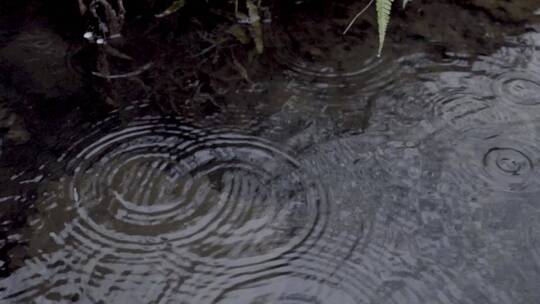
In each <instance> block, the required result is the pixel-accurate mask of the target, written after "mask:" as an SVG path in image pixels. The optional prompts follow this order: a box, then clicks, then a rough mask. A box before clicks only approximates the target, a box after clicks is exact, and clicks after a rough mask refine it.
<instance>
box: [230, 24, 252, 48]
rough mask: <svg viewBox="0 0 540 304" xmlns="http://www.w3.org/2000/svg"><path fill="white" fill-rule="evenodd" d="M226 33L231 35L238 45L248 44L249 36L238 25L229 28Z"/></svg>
mask: <svg viewBox="0 0 540 304" xmlns="http://www.w3.org/2000/svg"><path fill="white" fill-rule="evenodd" d="M227 33H229V34H231V35H233V36H234V37H235V38H236V39H237V40H238V41H240V43H242V44H248V43H249V35H248V34H247V33H246V31H245V30H244V28H243V27H242V26H240V25H238V24H235V25H233V26H231V27H230V28H229V29H228V30H227Z"/></svg>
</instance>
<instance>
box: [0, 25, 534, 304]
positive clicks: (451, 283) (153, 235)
mask: <svg viewBox="0 0 540 304" xmlns="http://www.w3.org/2000/svg"><path fill="white" fill-rule="evenodd" d="M346 20H347V19H346V18H344V20H343V22H342V21H339V22H338V21H336V22H338V24H333V25H327V27H328V28H325V27H324V26H319V27H317V26H316V24H317V22H316V21H313V20H312V21H309V20H299V21H298V22H299V23H300V24H303V25H304V26H305V24H312V25H313V27H312V30H310V31H307V32H306V34H305V36H302V37H296V36H294V35H288V34H286V32H287V29H285V30H283V31H284V32H283V33H282V32H280V31H281V29H280V30H278V32H277V33H276V37H272V39H275V45H274V49H270V50H269V53H270V54H269V56H271V58H272V59H273V60H274V61H275V62H276V63H277V64H279V65H280V66H281V67H282V68H281V69H280V70H279V71H277V72H276V71H274V72H273V73H275V74H273V75H271V76H269V77H268V79H262V80H261V81H260V84H259V85H260V86H261V87H263V88H272V89H271V90H270V89H268V90H260V93H258V94H261V95H265V97H264V98H265V100H266V99H268V100H271V103H269V104H263V105H260V107H258V108H256V109H253V108H249V107H247V106H246V107H244V108H243V104H242V103H239V104H234V105H231V106H228V107H224V108H222V109H220V112H219V113H218V114H216V113H211V114H209V115H207V116H205V115H202V116H201V117H198V116H200V115H190V114H189V113H183V114H181V115H174V117H172V116H170V115H164V114H163V113H161V114H159V113H155V112H156V111H153V110H151V108H152V106H151V105H150V104H151V101H146V102H144V103H141V104H139V105H132V106H128V107H122V108H121V109H119V110H118V111H115V112H113V113H109V114H107V117H106V118H103V117H101V118H100V122H99V123H93V124H91V123H81V124H80V126H78V127H77V129H76V130H68V127H66V128H64V129H60V130H51V131H47V134H53V135H47V136H51V137H53V139H47V140H45V139H41V138H39V136H38V137H36V134H40V133H39V132H37V133H36V131H35V130H31V131H30V135H29V137H28V136H27V137H26V138H25V141H22V142H14V141H13V139H10V138H8V137H6V138H5V140H4V137H5V136H4V133H5V134H9V132H12V133H13V132H15V131H16V130H15V131H14V128H15V127H16V126H20V125H21V123H15V120H13V119H11V123H10V120H9V119H3V120H2V122H1V124H0V127H1V129H2V132H3V133H2V138H0V152H2V154H0V157H2V159H1V163H0V164H2V167H1V171H0V172H1V174H0V181H1V182H2V188H1V189H0V204H1V205H0V212H1V213H2V214H1V220H2V222H1V223H0V228H1V229H0V232H1V233H2V237H4V239H3V240H1V242H0V248H2V250H3V251H5V253H2V257H3V259H4V260H2V261H0V268H1V269H2V271H3V272H2V273H3V274H5V275H4V277H3V278H2V279H1V280H0V298H1V299H2V300H3V301H5V302H6V303H69V302H75V303H252V304H259V303H261V304H262V303H283V304H293V303H294V304H300V303H306V304H307V303H309V304H326V303H344V304H349V303H350V304H358V303H377V304H383V303H388V304H390V303H392V304H394V303H395V304H398V303H399V304H404V303H410V304H413V303H445V304H450V303H456V304H457V303H459V304H463V303H494V304H495V303H524V304H525V303H538V302H540V291H539V289H538V286H537V285H538V284H537V282H538V281H539V280H540V224H539V223H540V205H539V204H538V198H537V197H538V194H539V193H540V171H539V168H540V108H538V106H539V105H540V76H539V74H540V64H539V58H540V55H539V53H538V52H539V51H538V46H537V44H538V41H540V36H538V34H536V33H527V34H523V35H521V36H519V37H508V38H507V40H506V41H505V42H504V43H503V45H502V46H501V47H499V48H498V49H497V51H496V52H494V53H492V54H489V55H485V54H484V55H477V54H466V53H464V54H457V53H456V54H451V53H446V54H445V56H444V58H438V57H436V56H435V57H434V56H432V54H430V52H429V51H422V50H418V49H417V45H416V44H415V45H414V46H411V48H404V49H403V50H402V51H399V52H398V51H396V50H392V49H390V48H388V51H385V55H384V56H383V57H382V58H380V59H379V58H375V57H373V54H372V53H370V52H368V51H367V49H369V48H366V46H365V45H361V41H364V40H365V39H360V35H362V31H360V30H358V32H355V30H354V29H353V30H352V32H351V34H350V36H349V37H345V38H343V37H342V36H341V31H342V28H343V27H342V26H341V25H342V23H343V24H346ZM310 22H311V23H310ZM290 26H296V25H294V24H293V25H290ZM288 30H289V31H291V30H290V28H289V29H288ZM292 32H294V30H292ZM320 36H324V37H325V39H323V40H317V39H316V37H320ZM14 41H15V42H14V43H15V44H21V43H23V44H24V43H25V41H26V40H21V39H15V40H14ZM51 43H53V42H51ZM10 47H13V46H7V47H6V48H4V49H3V51H0V55H1V54H5V53H6V52H7V51H10V52H11V50H12V49H10ZM44 47H45V46H44ZM372 49H375V48H374V46H372ZM30 55H35V54H33V53H32V54H29V55H28V56H30ZM54 57H55V58H56V57H57V55H55V56H54ZM53 59H54V58H53ZM14 64H16V65H19V66H20V67H22V68H28V67H27V66H26V63H24V62H15V63H14ZM36 77H37V76H36ZM32 80H33V81H36V82H37V83H39V81H42V79H37V78H32ZM242 94H244V95H242ZM231 95H233V96H232V97H231V98H233V99H234V98H238V95H241V96H248V97H249V98H255V97H253V96H257V95H256V94H255V93H254V92H253V91H249V90H248V91H242V90H241V89H239V90H237V91H235V92H233V93H231ZM235 96H236V97H235ZM259 96H260V95H259ZM0 98H1V97H0ZM240 99H241V98H240ZM0 110H2V111H4V112H5V113H1V114H2V115H0V117H15V116H13V115H15V114H13V115H11V114H9V113H8V107H6V108H5V109H4V108H3V107H0ZM74 111H79V110H77V109H76V110H74ZM17 117H18V116H17ZM20 120H21V118H20V117H18V118H17V121H20ZM3 130H6V132H4V131H3ZM64 133H68V135H66V134H64ZM44 136H46V135H44ZM33 144H34V145H35V146H32V145H33ZM4 145H5V146H4ZM36 147H37V148H36ZM27 148H28V149H32V148H33V149H39V153H37V154H36V155H34V154H32V157H35V159H34V160H33V161H35V162H36V163H38V165H37V166H35V168H34V167H32V166H31V165H30V164H29V163H31V161H28V160H27V161H26V162H24V161H21V158H23V157H24V155H28V154H25V151H23V150H24V149H27ZM4 151H6V152H5V153H4ZM16 154H20V155H21V156H20V158H17V156H16ZM27 157H28V156H27ZM32 157H28V158H32ZM29 168H30V169H29ZM4 185H5V186H4ZM15 223H16V224H17V225H15ZM5 227H7V228H5ZM14 227H15V228H14ZM8 229H9V230H8ZM4 235H5V236H4Z"/></svg>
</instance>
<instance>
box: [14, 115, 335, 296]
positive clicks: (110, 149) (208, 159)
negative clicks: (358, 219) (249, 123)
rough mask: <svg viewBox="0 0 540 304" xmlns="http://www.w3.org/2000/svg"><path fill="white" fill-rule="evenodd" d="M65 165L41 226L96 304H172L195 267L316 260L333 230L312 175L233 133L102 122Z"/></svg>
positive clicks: (47, 201) (74, 149)
mask: <svg viewBox="0 0 540 304" xmlns="http://www.w3.org/2000/svg"><path fill="white" fill-rule="evenodd" d="M110 127H112V128H113V129H112V130H109V129H108V128H110ZM104 132H108V133H104ZM59 163H61V164H64V163H65V164H67V166H66V167H65V168H64V169H63V170H64V173H63V174H64V176H63V177H62V178H61V179H60V181H59V182H58V183H51V186H55V185H56V184H58V189H57V190H54V191H51V192H50V194H48V195H47V197H46V199H45V200H44V202H43V203H42V205H41V207H42V208H43V211H44V213H45V214H44V215H43V216H41V217H40V218H39V219H38V220H37V223H36V224H35V228H36V230H44V231H51V232H50V233H49V234H50V236H51V237H52V241H53V243H54V244H52V245H47V247H49V248H43V250H51V248H54V247H58V248H60V249H59V250H60V252H61V253H59V254H60V255H61V254H62V249H64V250H65V252H63V253H64V254H65V256H64V259H65V260H66V263H71V265H70V267H73V268H75V269H74V271H75V272H81V273H82V274H83V275H82V277H83V278H82V279H80V280H87V281H86V283H87V284H88V286H87V287H86V288H88V290H83V291H82V293H83V294H85V295H87V296H88V297H89V298H91V299H94V301H95V302H96V303H98V302H99V303H101V301H102V299H108V300H111V299H116V300H117V301H120V302H122V303H126V302H129V301H130V299H131V297H133V299H135V298H139V299H145V300H144V301H143V302H144V303H161V302H159V301H160V299H161V298H164V297H165V294H167V291H168V290H171V288H175V287H177V286H171V284H173V285H177V284H179V283H180V282H182V280H183V278H184V276H185V274H186V273H187V272H186V271H187V270H189V269H192V267H195V266H196V265H200V264H203V265H211V267H216V268H219V267H222V268H223V267H225V268H227V269H228V268H236V267H248V266H249V265H256V266H257V267H261V265H264V264H265V263H273V262H272V261H273V260H276V259H278V260H279V259H280V258H285V257H284V255H287V258H291V257H293V256H294V255H295V254H296V253H301V252H303V251H305V250H306V249H307V248H308V247H309V246H310V245H307V244H308V243H312V242H307V240H308V239H310V238H313V239H317V235H318V234H320V233H321V231H322V230H323V229H324V227H325V221H326V219H325V217H326V212H327V201H326V195H325V194H324V191H323V190H322V189H321V187H320V186H319V185H318V183H316V182H315V181H314V180H313V179H312V178H311V177H309V174H307V173H306V172H305V171H304V170H303V169H302V167H301V165H300V164H299V163H298V162H297V161H296V160H294V159H293V158H292V157H291V156H289V155H288V154H286V153H285V152H282V151H280V150H278V149H277V148H275V147H273V146H272V145H271V144H270V143H269V142H267V141H265V140H262V139H260V138H257V137H254V136H249V135H242V134H240V133H238V132H234V131H227V130H225V131H220V132H212V131H206V130H203V129H198V128H192V127H187V126H182V125H181V124H179V122H178V121H173V122H172V123H166V122H162V121H160V120H159V119H157V120H153V119H148V120H143V121H139V122H136V123H132V124H130V125H129V126H127V127H119V126H115V125H114V124H112V125H111V123H103V124H102V125H100V127H99V128H97V131H96V132H94V133H93V134H91V135H90V136H88V137H87V138H84V139H82V140H80V141H79V142H78V143H77V144H76V145H74V146H73V147H72V148H71V151H70V152H69V153H66V155H64V156H63V157H62V158H61V159H60V160H59ZM66 219H68V220H69V221H68V222H66ZM55 230H56V231H55ZM35 233H37V231H36V232H35ZM38 234H41V233H38ZM73 255H79V256H80V257H78V258H77V259H75V260H72V259H73ZM83 261H89V262H83ZM81 263H84V264H87V263H88V265H93V266H91V267H90V268H88V269H86V268H87V267H88V266H86V267H85V268H84V269H83V268H81V267H83V265H82V264H81ZM46 264H47V262H45V264H43V263H41V266H42V267H43V268H44V269H47V268H48V266H47V265H46ZM199 267H200V266H199ZM46 271H51V270H48V269H47V270H46ZM245 271H249V267H248V268H246V270H245ZM85 277H86V278H85ZM21 287H22V286H21ZM131 289H133V290H134V293H130V292H126V291H128V290H131Z"/></svg>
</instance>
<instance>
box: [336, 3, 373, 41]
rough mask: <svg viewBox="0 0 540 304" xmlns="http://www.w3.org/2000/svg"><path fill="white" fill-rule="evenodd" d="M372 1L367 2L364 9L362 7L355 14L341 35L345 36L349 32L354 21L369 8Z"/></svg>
mask: <svg viewBox="0 0 540 304" xmlns="http://www.w3.org/2000/svg"><path fill="white" fill-rule="evenodd" d="M373 1H374V0H371V1H369V3H368V4H367V5H366V7H364V8H363V9H362V10H361V11H360V12H359V13H358V14H356V16H354V18H353V20H351V22H350V23H349V25H348V26H347V28H346V29H345V30H344V31H343V35H345V34H347V32H348V31H349V29H350V28H351V27H352V26H353V24H354V23H355V22H356V19H358V18H359V17H360V16H361V15H362V14H363V13H364V12H365V11H366V10H367V9H368V8H369V7H370V6H371V4H373Z"/></svg>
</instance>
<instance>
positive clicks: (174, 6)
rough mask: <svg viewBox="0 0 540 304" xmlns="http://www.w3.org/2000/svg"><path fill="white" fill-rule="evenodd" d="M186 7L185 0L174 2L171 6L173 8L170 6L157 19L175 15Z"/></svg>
mask: <svg viewBox="0 0 540 304" xmlns="http://www.w3.org/2000/svg"><path fill="white" fill-rule="evenodd" d="M185 5H186V1H185V0H175V1H174V2H173V4H171V6H169V7H168V8H167V9H166V10H164V11H163V12H161V13H160V14H157V15H156V17H157V18H163V17H165V16H168V15H170V14H173V13H175V12H177V11H178V10H179V9H181V8H182V7H184V6H185Z"/></svg>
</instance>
